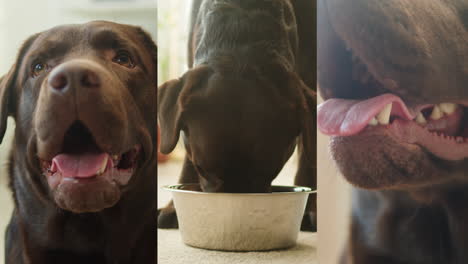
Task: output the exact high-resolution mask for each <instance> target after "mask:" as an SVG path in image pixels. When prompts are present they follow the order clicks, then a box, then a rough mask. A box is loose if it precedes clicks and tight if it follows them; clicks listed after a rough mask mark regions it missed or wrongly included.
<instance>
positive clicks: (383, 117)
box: [377, 103, 392, 125]
mask: <svg viewBox="0 0 468 264" xmlns="http://www.w3.org/2000/svg"><path fill="white" fill-rule="evenodd" d="M391 112H392V103H389V104H387V105H386V106H385V107H384V109H382V111H380V113H378V114H377V120H378V121H379V123H380V124H382V125H388V123H390V113H391Z"/></svg>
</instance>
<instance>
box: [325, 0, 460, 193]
mask: <svg viewBox="0 0 468 264" xmlns="http://www.w3.org/2000/svg"><path fill="white" fill-rule="evenodd" d="M467 10H468V3H466V2H463V1H401V0H389V1H368V0H356V1H346V0H328V1H319V5H318V16H319V18H318V82H319V88H320V91H321V94H322V96H323V97H324V99H326V102H325V103H324V104H323V105H321V106H320V107H319V111H318V127H319V128H320V130H321V131H322V132H324V133H325V134H328V135H331V136H333V138H332V143H331V150H332V154H333V156H334V158H335V160H336V161H337V164H338V166H339V168H340V170H341V172H342V173H343V174H344V176H345V177H346V178H347V179H348V180H349V181H350V182H352V183H354V184H356V185H358V186H360V187H364V188H411V187H421V186H427V185H430V184H431V185H432V184H436V183H443V182H445V181H447V180H450V181H452V180H454V179H460V178H462V177H461V176H463V173H462V172H463V171H465V170H466V168H467V166H468V163H467V162H466V161H465V158H466V157H468V140H467V138H468V129H467V128H468V126H467V122H466V120H467V119H466V117H467V111H466V106H467V105H468V104H467V102H468V101H467V99H468V90H467V89H466V87H465V86H466V84H467V83H468V71H467V69H468V60H467V58H468V45H466V43H467V42H466V41H467V40H468V31H467V26H468V16H467V14H468V13H467ZM390 106H391V108H390ZM374 117H375V118H374Z"/></svg>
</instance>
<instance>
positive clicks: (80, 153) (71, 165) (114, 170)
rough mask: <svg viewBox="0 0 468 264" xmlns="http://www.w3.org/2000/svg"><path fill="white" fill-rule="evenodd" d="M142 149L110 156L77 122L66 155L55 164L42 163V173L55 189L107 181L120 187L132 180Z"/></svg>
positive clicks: (66, 141) (68, 137)
mask: <svg viewBox="0 0 468 264" xmlns="http://www.w3.org/2000/svg"><path fill="white" fill-rule="evenodd" d="M140 149H141V147H140V146H139V145H136V146H134V147H133V148H132V149H130V150H127V151H125V152H122V153H107V152H104V151H103V150H101V148H100V147H99V146H98V145H97V144H96V142H95V140H94V138H93V136H92V134H91V132H90V131H89V130H88V129H87V128H86V126H84V125H83V124H82V123H81V122H79V121H76V122H75V123H74V124H73V125H72V126H71V127H70V128H69V129H68V130H67V132H66V134H65V137H64V142H63V145H62V151H61V152H60V153H59V154H58V155H56V156H55V157H54V158H53V159H52V160H41V169H42V172H43V174H44V175H45V176H46V177H47V181H48V183H49V186H50V187H51V189H55V188H56V187H57V185H59V184H60V183H61V182H63V181H75V182H77V183H78V182H87V181H92V180H93V179H96V178H98V177H99V178H101V177H102V178H105V179H108V180H110V181H114V182H116V183H117V184H119V185H125V184H127V183H128V181H129V180H130V178H131V176H132V174H133V172H134V170H135V169H136V166H137V163H138V162H137V161H138V157H139V153H140Z"/></svg>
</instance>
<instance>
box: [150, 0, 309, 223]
mask: <svg viewBox="0 0 468 264" xmlns="http://www.w3.org/2000/svg"><path fill="white" fill-rule="evenodd" d="M314 7H315V5H314V3H313V1H308V0H304V1H286V0H276V1H265V0H259V1H245V0H243V1H229V0H225V1H212V0H206V1H194V3H193V6H192V18H191V31H190V35H189V38H190V39H189V45H188V46H189V67H190V68H191V69H190V70H189V71H188V72H186V73H185V74H184V75H183V76H182V77H181V78H180V79H176V80H171V81H168V82H166V83H164V84H163V85H161V87H160V89H159V92H158V116H159V121H160V125H161V152H163V153H169V152H171V151H172V150H173V148H174V147H175V145H176V143H177V141H178V139H179V134H181V131H182V135H183V139H184V143H185V148H186V151H187V155H186V158H185V162H184V167H183V170H182V174H181V179H180V181H181V183H200V185H201V188H202V190H203V191H207V192H234V193H253V192H268V191H270V187H271V182H272V180H273V179H274V178H275V177H276V175H277V174H278V173H279V172H280V170H281V169H282V167H283V165H284V164H285V163H286V161H287V160H288V158H289V157H290V156H291V154H292V153H293V151H294V148H295V146H296V145H297V144H298V145H299V148H300V150H301V154H300V155H301V157H300V164H299V170H298V173H297V176H296V184H298V185H305V186H311V187H313V186H315V184H316V178H315V173H316V172H315V129H312V127H313V126H314V125H315V114H314V111H315V92H314V91H313V90H312V88H311V87H315V78H314V76H315V74H314V73H313V70H314V69H315V39H314V34H313V32H314V27H313V26H311V25H313V23H314V21H315V19H314V16H313V14H314V13H315V9H314ZM298 142H299V143H298ZM312 212H315V199H314V198H312V199H310V202H309V207H308V211H307V214H306V217H305V221H304V224H303V229H308V230H313V229H315V226H314V225H315V217H314V213H312ZM158 226H159V227H164V228H168V227H177V219H176V214H175V210H174V208H173V206H172V205H169V206H168V207H166V208H164V209H162V210H161V211H160V213H159V217H158Z"/></svg>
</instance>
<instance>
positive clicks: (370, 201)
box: [351, 185, 468, 263]
mask: <svg viewBox="0 0 468 264" xmlns="http://www.w3.org/2000/svg"><path fill="white" fill-rule="evenodd" d="M467 202H468V185H461V186H460V185H459V186H457V187H453V188H444V190H443V191H442V190H439V191H437V192H436V191H433V192H432V194H429V192H426V191H423V190H418V191H414V192H413V191H396V190H387V191H366V190H362V189H353V202H352V207H353V209H352V229H351V230H352V231H351V236H352V238H353V240H352V241H354V242H353V243H355V244H359V245H358V246H356V245H353V247H354V248H362V247H364V248H367V249H366V250H355V251H354V253H355V255H357V258H356V259H360V258H364V257H363V256H362V255H361V254H364V255H367V254H369V252H376V253H378V254H379V255H388V256H405V259H404V260H405V261H406V262H404V263H464V262H463V261H466V260H467V259H468V227H467V226H466V223H468V210H467V209H466V203H467ZM356 241H360V242H356ZM360 255H361V256H360ZM457 261H458V262H457ZM459 261H462V262H459ZM364 263H367V262H364Z"/></svg>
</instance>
